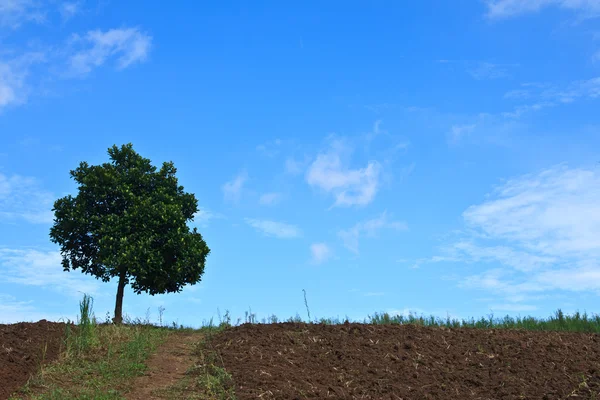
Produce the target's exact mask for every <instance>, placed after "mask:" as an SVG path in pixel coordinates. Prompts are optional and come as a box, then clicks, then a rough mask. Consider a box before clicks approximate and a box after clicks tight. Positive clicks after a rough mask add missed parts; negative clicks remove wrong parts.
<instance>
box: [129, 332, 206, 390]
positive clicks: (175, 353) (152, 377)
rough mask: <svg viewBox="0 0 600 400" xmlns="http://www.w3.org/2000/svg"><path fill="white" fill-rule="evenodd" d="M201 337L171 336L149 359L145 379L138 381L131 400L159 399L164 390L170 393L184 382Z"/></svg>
mask: <svg viewBox="0 0 600 400" xmlns="http://www.w3.org/2000/svg"><path fill="white" fill-rule="evenodd" d="M200 339H201V336H200V335H198V334H189V333H187V334H186V333H172V334H171V335H169V336H168V337H167V339H166V340H165V342H163V343H162V344H161V345H160V346H159V347H158V349H157V352H156V353H154V354H153V355H152V356H150V358H149V359H148V361H147V363H146V365H147V366H148V369H147V371H146V373H145V374H144V375H143V376H140V377H139V378H136V380H135V381H134V383H133V385H132V387H133V391H131V392H129V393H128V394H127V396H126V398H127V399H128V400H148V399H156V398H160V397H161V396H160V394H158V393H159V392H160V391H161V390H164V389H167V388H169V387H170V386H172V385H174V384H175V383H177V382H178V381H180V380H181V379H183V378H184V376H185V372H186V371H187V369H188V368H189V367H191V366H192V365H193V363H194V357H193V356H192V355H191V354H192V351H193V346H194V345H195V344H196V343H198V342H199V341H200Z"/></svg>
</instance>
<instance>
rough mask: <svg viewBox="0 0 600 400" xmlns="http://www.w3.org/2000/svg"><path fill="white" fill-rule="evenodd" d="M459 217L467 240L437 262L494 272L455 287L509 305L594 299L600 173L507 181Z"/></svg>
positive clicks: (543, 174) (559, 170)
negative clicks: (543, 298)
mask: <svg viewBox="0 0 600 400" xmlns="http://www.w3.org/2000/svg"><path fill="white" fill-rule="evenodd" d="M463 218H464V220H465V223H466V225H467V227H468V229H469V231H467V233H466V234H465V235H466V236H467V237H466V238H465V239H461V240H458V241H455V242H453V243H450V244H448V245H446V246H444V247H443V248H442V255H440V256H438V258H439V259H438V260H437V261H436V262H442V261H455V262H457V261H458V262H461V263H469V264H474V263H477V264H492V265H493V266H494V267H493V268H490V269H487V270H484V271H483V272H481V273H476V274H471V275H469V276H466V277H463V278H462V281H461V283H460V286H461V287H465V288H473V289H479V290H486V291H491V292H493V293H496V294H498V295H501V296H505V297H507V298H513V299H515V296H517V298H516V299H515V302H521V301H524V300H526V298H522V297H521V296H523V295H527V294H531V293H545V292H547V293H551V292H554V291H556V290H563V291H594V292H600V169H598V168H593V167H592V168H569V167H568V166H566V165H564V164H563V165H558V166H554V167H552V168H549V169H546V170H543V171H540V172H537V173H532V174H527V175H523V176H519V177H516V178H514V179H510V180H507V181H506V182H504V183H503V184H502V185H500V186H498V187H496V188H495V190H494V191H493V192H492V193H491V194H490V195H488V198H487V199H486V200H485V201H484V202H483V203H481V204H478V205H473V206H471V207H469V208H468V209H467V210H466V211H465V212H464V213H463ZM419 262H420V263H421V264H423V263H426V262H434V260H433V259H431V260H419Z"/></svg>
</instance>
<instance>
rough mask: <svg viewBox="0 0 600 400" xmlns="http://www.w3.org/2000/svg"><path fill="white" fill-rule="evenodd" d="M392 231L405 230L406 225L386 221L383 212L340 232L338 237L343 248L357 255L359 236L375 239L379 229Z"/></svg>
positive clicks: (386, 216)
mask: <svg viewBox="0 0 600 400" xmlns="http://www.w3.org/2000/svg"><path fill="white" fill-rule="evenodd" d="M384 228H386V229H394V230H397V231H400V230H407V229H408V227H407V225H406V223H404V222H400V221H390V220H388V215H387V212H386V211H384V212H383V213H381V215H380V216H379V217H377V218H373V219H370V220H367V221H364V222H359V223H358V224H356V225H354V226H353V227H352V228H350V229H346V230H340V231H339V232H338V236H339V237H340V238H341V239H342V242H343V243H344V246H345V247H346V248H347V249H348V250H350V251H351V252H353V253H355V254H358V253H359V251H358V245H359V239H360V237H361V236H366V237H376V236H377V233H378V231H380V230H381V229H384Z"/></svg>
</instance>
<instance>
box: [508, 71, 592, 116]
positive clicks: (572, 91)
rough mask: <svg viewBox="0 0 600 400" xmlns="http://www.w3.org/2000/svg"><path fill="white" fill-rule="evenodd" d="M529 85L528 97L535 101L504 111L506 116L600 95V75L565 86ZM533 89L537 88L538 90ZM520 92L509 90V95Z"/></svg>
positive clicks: (515, 95)
mask: <svg viewBox="0 0 600 400" xmlns="http://www.w3.org/2000/svg"><path fill="white" fill-rule="evenodd" d="M529 87H530V90H527V91H526V93H527V97H531V98H533V99H534V102H532V103H531V104H521V105H518V106H516V107H515V108H514V110H513V111H511V112H504V113H502V115H503V116H504V117H507V118H519V117H521V116H522V115H523V114H525V113H529V112H533V111H540V110H542V109H545V108H550V107H556V106H559V105H561V104H569V103H573V102H574V101H576V100H581V99H596V98H598V97H600V77H595V78H591V79H587V80H579V81H574V82H571V83H570V84H568V85H566V86H563V87H559V86H557V85H550V84H538V85H529ZM533 89H537V91H534V90H533ZM519 92H520V91H519V90H516V91H512V92H508V93H507V95H508V94H509V93H519ZM517 96H518V94H514V97H513V98H517ZM505 97H506V95H505Z"/></svg>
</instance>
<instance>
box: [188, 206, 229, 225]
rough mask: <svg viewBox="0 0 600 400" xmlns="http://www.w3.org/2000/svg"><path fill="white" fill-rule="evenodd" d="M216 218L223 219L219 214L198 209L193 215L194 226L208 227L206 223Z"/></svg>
mask: <svg viewBox="0 0 600 400" xmlns="http://www.w3.org/2000/svg"><path fill="white" fill-rule="evenodd" d="M217 218H223V216H222V215H221V214H218V213H214V212H212V211H210V210H207V209H205V208H198V211H197V212H196V213H195V214H194V222H193V223H194V224H197V225H201V226H208V223H209V222H210V221H211V220H213V219H217Z"/></svg>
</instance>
